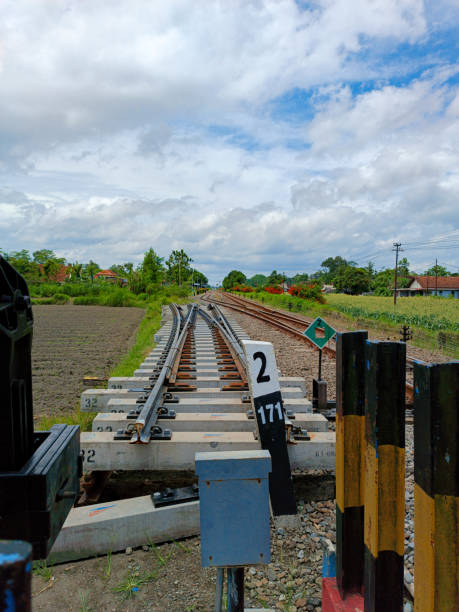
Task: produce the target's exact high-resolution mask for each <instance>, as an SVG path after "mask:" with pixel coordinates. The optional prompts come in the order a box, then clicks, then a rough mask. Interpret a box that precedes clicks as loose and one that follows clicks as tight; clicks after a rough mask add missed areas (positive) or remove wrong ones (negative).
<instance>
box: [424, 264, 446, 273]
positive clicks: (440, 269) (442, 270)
mask: <svg viewBox="0 0 459 612" xmlns="http://www.w3.org/2000/svg"><path fill="white" fill-rule="evenodd" d="M424 274H425V275H426V276H450V273H449V272H448V270H447V269H446V268H445V267H444V266H440V265H438V264H437V265H435V266H432V267H431V268H429V269H428V270H426V271H425V272H424Z"/></svg>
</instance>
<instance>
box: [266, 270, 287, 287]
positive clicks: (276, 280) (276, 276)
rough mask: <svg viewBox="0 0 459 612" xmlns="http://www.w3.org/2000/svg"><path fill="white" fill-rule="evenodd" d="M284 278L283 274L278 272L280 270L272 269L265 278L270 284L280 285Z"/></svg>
mask: <svg viewBox="0 0 459 612" xmlns="http://www.w3.org/2000/svg"><path fill="white" fill-rule="evenodd" d="M284 279H285V276H284V274H280V272H277V271H276V270H273V271H272V272H271V274H270V275H269V276H268V278H267V279H266V284H267V285H270V286H271V285H280V284H281V283H282V282H284Z"/></svg>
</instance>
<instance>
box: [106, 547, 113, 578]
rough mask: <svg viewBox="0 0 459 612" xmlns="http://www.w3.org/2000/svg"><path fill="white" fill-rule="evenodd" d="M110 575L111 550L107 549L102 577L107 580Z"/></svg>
mask: <svg viewBox="0 0 459 612" xmlns="http://www.w3.org/2000/svg"><path fill="white" fill-rule="evenodd" d="M111 575H112V551H111V550H109V551H108V553H107V565H106V566H105V569H104V578H106V579H107V580H108V579H109V578H110V576H111Z"/></svg>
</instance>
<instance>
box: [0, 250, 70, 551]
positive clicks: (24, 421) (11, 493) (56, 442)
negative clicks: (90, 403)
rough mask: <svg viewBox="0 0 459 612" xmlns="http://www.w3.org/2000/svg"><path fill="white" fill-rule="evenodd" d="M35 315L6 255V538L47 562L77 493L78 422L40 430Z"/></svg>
mask: <svg viewBox="0 0 459 612" xmlns="http://www.w3.org/2000/svg"><path fill="white" fill-rule="evenodd" d="M32 330H33V316H32V307H31V303H30V295H29V291H28V288H27V284H26V282H25V280H24V279H23V278H22V276H21V275H20V274H18V272H16V270H15V269H14V268H13V267H12V266H11V265H10V264H9V263H8V262H7V261H6V260H5V259H4V258H3V257H1V256H0V540H1V539H4V540H25V541H27V542H30V543H31V544H32V547H33V557H34V558H35V559H39V558H46V557H47V556H48V553H49V551H50V550H51V547H52V545H53V543H54V541H55V539H56V537H57V535H58V533H59V531H60V529H61V527H62V524H63V523H64V521H65V519H66V517H67V515H68V513H69V511H70V508H71V507H72V506H73V504H74V502H75V499H76V496H77V494H78V492H79V478H80V476H81V462H80V460H79V454H80V439H79V430H80V428H79V427H78V426H77V425H72V426H70V425H54V426H53V427H51V429H50V431H37V432H35V431H34V428H33V410H32V366H31V348H32Z"/></svg>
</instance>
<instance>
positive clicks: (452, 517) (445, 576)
mask: <svg viewBox="0 0 459 612" xmlns="http://www.w3.org/2000/svg"><path fill="white" fill-rule="evenodd" d="M414 389H415V395H414V483H415V484H414V607H415V610H416V611H417V612H434V611H435V612H457V610H459V593H458V583H459V561H458V559H459V539H458V538H459V536H458V530H459V463H458V452H459V440H458V436H459V433H458V431H459V418H458V411H459V362H457V361H456V362H452V363H443V364H433V365H427V364H422V363H415V364H414Z"/></svg>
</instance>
